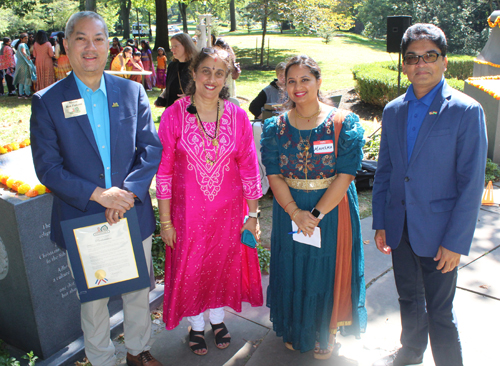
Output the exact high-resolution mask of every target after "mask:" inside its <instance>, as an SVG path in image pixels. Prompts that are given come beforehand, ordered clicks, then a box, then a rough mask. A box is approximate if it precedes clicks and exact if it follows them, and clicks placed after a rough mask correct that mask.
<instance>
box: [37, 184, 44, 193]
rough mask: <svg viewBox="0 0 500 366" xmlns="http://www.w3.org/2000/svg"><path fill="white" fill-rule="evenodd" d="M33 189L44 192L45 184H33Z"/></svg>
mask: <svg viewBox="0 0 500 366" xmlns="http://www.w3.org/2000/svg"><path fill="white" fill-rule="evenodd" d="M35 191H37V192H38V194H44V193H45V191H46V188H45V186H44V185H43V184H37V185H36V186H35Z"/></svg>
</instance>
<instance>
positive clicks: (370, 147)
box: [363, 131, 381, 160]
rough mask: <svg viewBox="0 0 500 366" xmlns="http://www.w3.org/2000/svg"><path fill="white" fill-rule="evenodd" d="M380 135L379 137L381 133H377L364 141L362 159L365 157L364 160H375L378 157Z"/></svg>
mask: <svg viewBox="0 0 500 366" xmlns="http://www.w3.org/2000/svg"><path fill="white" fill-rule="evenodd" d="M379 132H380V131H379ZM380 137H381V134H380V133H377V134H376V135H375V136H373V137H372V138H371V139H370V140H368V141H366V144H365V146H364V148H363V152H364V159H366V160H377V159H378V152H379V150H380Z"/></svg>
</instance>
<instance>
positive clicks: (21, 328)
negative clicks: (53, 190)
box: [0, 147, 121, 359]
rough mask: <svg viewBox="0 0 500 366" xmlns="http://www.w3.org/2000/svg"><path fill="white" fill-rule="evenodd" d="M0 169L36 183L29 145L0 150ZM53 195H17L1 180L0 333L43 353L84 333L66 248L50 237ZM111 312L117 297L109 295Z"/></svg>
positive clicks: (22, 346)
mask: <svg viewBox="0 0 500 366" xmlns="http://www.w3.org/2000/svg"><path fill="white" fill-rule="evenodd" d="M0 170H2V171H3V172H4V173H6V174H10V175H12V176H13V177H15V178H16V179H20V180H22V181H24V182H25V183H28V184H30V185H31V186H34V185H35V184H37V183H39V182H38V179H37V177H36V175H35V170H34V167H33V160H32V157H31V147H26V148H23V149H20V150H16V151H12V152H10V153H7V154H5V155H0ZM51 212H52V195H51V194H44V195H41V196H38V197H34V198H28V197H26V196H23V195H18V194H17V193H16V192H14V191H11V190H9V189H8V188H7V187H6V186H4V185H2V184H1V183H0V217H1V220H0V339H2V340H4V341H5V342H6V343H7V344H9V345H11V346H14V347H16V348H18V349H20V350H22V351H24V352H29V351H33V352H34V353H35V354H36V355H37V356H38V357H40V358H42V359H46V358H48V357H50V356H52V355H53V354H55V353H56V352H58V351H60V350H61V349H63V348H65V347H66V346H67V345H68V344H70V343H71V342H73V341H74V340H76V339H77V338H79V337H80V336H81V335H82V331H81V326H80V302H79V300H78V298H77V296H76V292H77V289H76V286H75V282H74V280H73V277H72V276H71V272H70V270H69V268H68V263H67V259H66V252H65V251H64V250H62V249H60V248H59V247H58V246H57V245H56V244H55V243H54V242H52V241H51V240H50V229H51V228H50V217H51ZM109 307H110V314H111V315H113V314H115V313H117V312H119V311H120V310H121V299H120V298H119V297H116V298H113V299H112V300H111V301H110V305H109Z"/></svg>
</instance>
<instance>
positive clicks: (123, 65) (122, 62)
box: [110, 46, 138, 79]
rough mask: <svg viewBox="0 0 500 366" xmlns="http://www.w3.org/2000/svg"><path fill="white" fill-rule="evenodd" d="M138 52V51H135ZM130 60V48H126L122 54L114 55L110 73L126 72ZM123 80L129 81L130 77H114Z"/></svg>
mask: <svg viewBox="0 0 500 366" xmlns="http://www.w3.org/2000/svg"><path fill="white" fill-rule="evenodd" d="M136 52H138V51H136ZM130 59H132V48H131V47H129V46H127V47H125V48H124V49H123V52H121V53H119V54H118V55H116V57H115V58H114V60H113V62H112V63H111V67H110V69H111V71H126V70H127V63H128V62H129V60H130ZM116 76H119V77H122V78H125V79H129V78H130V75H126V74H124V75H116Z"/></svg>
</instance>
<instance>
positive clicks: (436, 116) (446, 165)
mask: <svg viewBox="0 0 500 366" xmlns="http://www.w3.org/2000/svg"><path fill="white" fill-rule="evenodd" d="M401 48H402V54H403V57H404V62H403V72H404V74H405V75H407V76H408V80H410V82H411V83H412V85H411V86H410V87H409V88H408V91H407V92H406V94H404V95H402V96H400V97H399V98H397V99H395V100H393V101H392V102H390V103H389V104H388V105H387V106H386V107H385V109H384V113H383V117H382V139H381V144H380V153H379V160H378V167H377V173H376V175H375V182H374V186H373V229H374V230H376V233H375V243H376V245H377V248H378V249H379V250H380V251H381V252H382V253H384V254H390V253H392V262H393V268H394V277H395V280H396V288H397V290H398V294H399V305H400V309H401V323H402V333H401V344H402V348H400V349H399V350H398V351H397V352H396V353H394V354H392V355H389V356H388V357H386V358H384V359H382V360H380V361H378V362H376V363H375V364H374V365H394V366H399V365H414V364H419V363H421V362H422V359H423V354H424V351H425V349H426V347H427V338H428V336H429V337H430V343H431V348H432V354H433V357H434V361H435V363H436V366H445V365H446V366H460V365H462V364H463V362H462V350H461V345H460V338H459V334H458V329H457V323H456V320H455V317H454V313H453V298H454V296H455V287H456V282H457V265H458V264H459V262H460V256H461V255H468V253H469V249H470V246H471V243H472V238H473V235H474V230H475V226H476V222H477V217H478V213H479V207H480V205H481V195H482V192H483V187H484V171H485V165H486V150H487V140H486V128H485V122H484V113H483V110H482V108H481V106H480V105H479V103H477V102H476V101H475V100H473V99H472V98H469V97H468V96H466V95H464V94H463V93H460V92H458V91H456V90H454V89H452V88H450V87H449V86H448V85H447V84H446V81H445V80H444V76H443V75H444V72H445V71H446V66H447V63H448V59H447V57H446V49H447V46H446V37H445V35H444V33H443V32H442V30H441V29H439V28H438V27H436V26H434V25H432V24H415V25H413V26H412V27H410V28H408V30H407V31H406V32H405V34H404V36H403V40H402V43H401Z"/></svg>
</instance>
